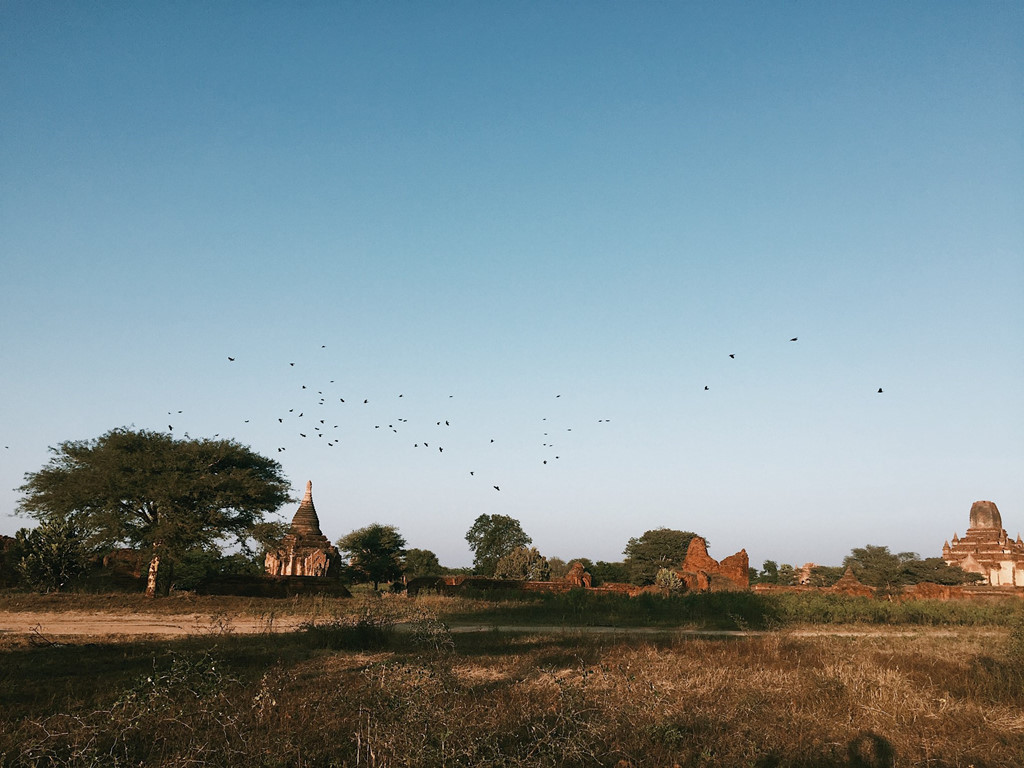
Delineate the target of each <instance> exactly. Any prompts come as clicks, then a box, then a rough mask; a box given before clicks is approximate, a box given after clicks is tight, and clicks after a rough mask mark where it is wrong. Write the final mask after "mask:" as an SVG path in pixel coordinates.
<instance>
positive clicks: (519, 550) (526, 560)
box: [494, 547, 551, 581]
mask: <svg viewBox="0 0 1024 768" xmlns="http://www.w3.org/2000/svg"><path fill="white" fill-rule="evenodd" d="M494 575H495V576H496V577H498V578H499V579H520V580H523V581H547V580H548V579H550V578H551V567H550V566H549V565H548V560H547V558H546V557H544V555H542V554H541V553H540V552H539V551H537V548H536V547H516V548H515V549H513V550H512V551H511V552H509V553H508V554H507V555H504V556H503V557H501V558H500V559H499V560H498V564H497V565H496V566H495V569H494Z"/></svg>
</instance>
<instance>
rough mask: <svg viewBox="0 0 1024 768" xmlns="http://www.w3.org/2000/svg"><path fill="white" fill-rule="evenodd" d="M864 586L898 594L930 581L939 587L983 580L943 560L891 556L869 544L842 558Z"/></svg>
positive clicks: (912, 554)
mask: <svg viewBox="0 0 1024 768" xmlns="http://www.w3.org/2000/svg"><path fill="white" fill-rule="evenodd" d="M847 566H850V567H852V568H853V574H854V575H855V576H856V577H857V578H858V579H859V580H860V581H861V582H863V583H864V584H867V585H868V586H871V587H878V588H879V589H881V590H883V591H886V592H896V591H898V590H899V589H901V588H902V587H904V586H906V585H908V584H919V583H920V582H922V581H931V582H934V583H936V584H967V583H970V582H973V581H976V580H979V579H981V578H983V577H980V576H978V575H977V574H971V573H965V572H964V571H963V569H961V568H959V567H957V566H950V565H946V562H945V561H944V560H943V559H942V558H940V557H929V558H925V559H923V560H922V559H921V557H920V556H919V555H918V554H917V553H916V552H899V553H895V554H894V553H892V552H890V551H889V548H888V547H880V546H877V545H873V544H868V545H866V546H863V547H855V548H854V549H852V550H850V554H849V555H847V556H846V557H845V558H844V559H843V568H846V567H847Z"/></svg>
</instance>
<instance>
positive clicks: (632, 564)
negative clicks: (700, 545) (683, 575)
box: [622, 528, 697, 585]
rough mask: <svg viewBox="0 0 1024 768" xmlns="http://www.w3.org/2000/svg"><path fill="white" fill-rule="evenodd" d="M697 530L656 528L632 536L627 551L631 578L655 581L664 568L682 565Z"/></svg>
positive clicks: (631, 579)
mask: <svg viewBox="0 0 1024 768" xmlns="http://www.w3.org/2000/svg"><path fill="white" fill-rule="evenodd" d="M696 535H697V534H696V533H694V532H693V531H676V530H673V529H671V528H655V529H654V530H652V531H645V532H644V535H643V536H640V537H639V538H634V539H630V540H629V543H628V544H626V549H625V550H623V553H622V554H624V555H625V556H626V559H625V566H626V569H627V570H628V573H629V580H630V581H631V582H633V583H634V584H641V585H643V584H653V583H654V579H655V577H656V576H657V575H658V571H660V570H661V569H662V568H678V566H679V565H681V564H682V562H683V560H684V559H685V558H686V550H687V548H688V547H689V546H690V541H691V540H692V539H693V538H694V537H695V536H696Z"/></svg>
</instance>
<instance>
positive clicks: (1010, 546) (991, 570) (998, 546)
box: [942, 501, 1024, 587]
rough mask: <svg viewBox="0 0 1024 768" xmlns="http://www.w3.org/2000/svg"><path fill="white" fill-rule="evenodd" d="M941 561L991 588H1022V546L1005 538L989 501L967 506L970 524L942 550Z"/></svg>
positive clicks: (1023, 576)
mask: <svg viewBox="0 0 1024 768" xmlns="http://www.w3.org/2000/svg"><path fill="white" fill-rule="evenodd" d="M942 559H943V560H945V561H946V563H947V564H948V565H959V566H960V567H961V568H963V569H964V570H965V571H967V572H969V573H980V574H981V575H982V576H984V577H985V578H986V579H987V580H988V583H989V584H990V585H991V586H993V587H1006V586H1014V587H1022V586H1024V542H1022V541H1021V538H1020V534H1019V533H1018V534H1017V540H1016V541H1014V540H1013V539H1011V538H1010V537H1009V536H1007V535H1006V531H1005V530H1004V529H1003V520H1002V518H1001V517H1000V516H999V509H998V508H997V507H996V505H995V504H993V503H992V502H991V501H976V502H974V504H972V505H971V523H970V528H968V529H967V533H965V534H964V537H963V538H962V539H961V538H960V537H958V536H957V535H956V533H954V534H953V543H952V544H950V542H948V541H947V542H946V543H945V544H943V546H942Z"/></svg>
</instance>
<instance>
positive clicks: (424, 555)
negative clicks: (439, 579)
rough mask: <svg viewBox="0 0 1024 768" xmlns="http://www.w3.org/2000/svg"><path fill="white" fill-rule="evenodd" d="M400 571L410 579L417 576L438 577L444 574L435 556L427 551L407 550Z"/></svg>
mask: <svg viewBox="0 0 1024 768" xmlns="http://www.w3.org/2000/svg"><path fill="white" fill-rule="evenodd" d="M402 571H403V572H404V573H405V575H406V576H407V577H409V578H410V579H415V578H416V577H417V576H438V575H440V574H442V573H444V568H443V567H441V563H440V561H439V560H438V559H437V555H435V554H434V553H433V552H431V551H430V550H429V549H415V548H414V549H408V550H406V552H405V557H404V558H403V561H402Z"/></svg>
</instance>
